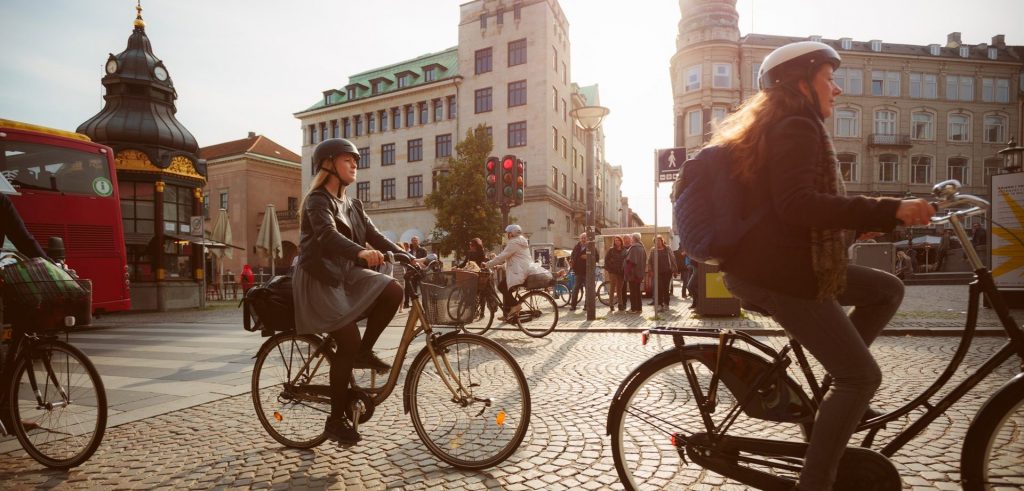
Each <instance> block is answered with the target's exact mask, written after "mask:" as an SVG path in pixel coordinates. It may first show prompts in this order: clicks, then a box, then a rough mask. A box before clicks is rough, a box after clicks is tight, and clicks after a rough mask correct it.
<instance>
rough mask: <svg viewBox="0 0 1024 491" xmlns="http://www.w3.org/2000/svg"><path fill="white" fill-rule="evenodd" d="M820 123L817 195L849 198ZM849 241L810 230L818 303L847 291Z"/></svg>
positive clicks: (840, 235)
mask: <svg viewBox="0 0 1024 491" xmlns="http://www.w3.org/2000/svg"><path fill="white" fill-rule="evenodd" d="M818 122H819V124H821V135H822V137H821V139H822V148H823V149H824V152H822V160H821V163H820V164H819V165H818V166H816V167H815V175H814V185H815V189H817V190H818V192H821V193H825V194H832V195H837V196H844V195H846V186H845V185H843V179H842V176H840V175H839V161H838V160H837V159H836V150H835V147H833V146H832V137H831V136H829V134H828V128H826V127H825V122H824V121H822V120H820V119H819V120H818ZM847 260H848V259H847V254H846V238H845V234H844V232H843V230H841V229H832V228H812V229H811V266H812V268H813V269H814V276H815V278H816V279H817V280H818V301H824V300H827V299H830V298H834V297H835V296H836V295H838V294H840V293H842V291H843V289H845V288H846V264H847Z"/></svg>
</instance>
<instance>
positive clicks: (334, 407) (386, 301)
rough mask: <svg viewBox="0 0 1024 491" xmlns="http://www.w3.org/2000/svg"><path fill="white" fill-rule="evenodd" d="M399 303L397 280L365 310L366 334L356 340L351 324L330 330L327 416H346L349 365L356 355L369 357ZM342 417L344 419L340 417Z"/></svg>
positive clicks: (399, 288) (357, 331)
mask: <svg viewBox="0 0 1024 491" xmlns="http://www.w3.org/2000/svg"><path fill="white" fill-rule="evenodd" d="M400 303H402V287H401V286H399V285H398V282H397V281H392V282H391V283H388V286H386V287H384V291H382V292H380V295H378V296H377V300H376V301H375V302H373V305H371V306H370V308H369V309H367V311H366V332H365V333H364V334H363V339H362V340H360V339H359V328H357V327H356V323H355V322H353V323H351V324H349V325H347V326H345V327H342V328H341V329H338V330H335V331H331V333H330V335H331V337H332V338H334V344H335V346H336V347H337V348H336V349H335V350H334V356H333V357H331V417H332V418H340V417H348V416H347V409H348V405H349V394H348V382H349V379H351V378H352V363H353V361H354V360H355V359H356V356H357V355H359V354H360V353H362V354H369V353H370V350H372V349H373V345H374V344H375V343H376V342H377V338H379V337H380V335H381V333H383V332H384V328H386V327H388V323H390V322H391V319H393V318H394V317H395V312H398V305H399V304H400ZM343 415H345V416H343Z"/></svg>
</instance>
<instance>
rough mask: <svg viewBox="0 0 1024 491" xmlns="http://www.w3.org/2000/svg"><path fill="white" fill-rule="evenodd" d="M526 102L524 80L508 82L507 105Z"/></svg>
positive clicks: (517, 104)
mask: <svg viewBox="0 0 1024 491" xmlns="http://www.w3.org/2000/svg"><path fill="white" fill-rule="evenodd" d="M525 104H526V80H520V81H518V82H511V83H509V84H508V107H513V106H522V105H525Z"/></svg>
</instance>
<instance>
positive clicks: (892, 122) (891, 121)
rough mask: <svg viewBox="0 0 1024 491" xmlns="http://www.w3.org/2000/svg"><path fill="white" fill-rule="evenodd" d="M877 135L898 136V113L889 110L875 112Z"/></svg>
mask: <svg viewBox="0 0 1024 491" xmlns="http://www.w3.org/2000/svg"><path fill="white" fill-rule="evenodd" d="M875 133H877V134H879V135H895V134H896V111H889V110H887V109H882V110H879V111H875Z"/></svg>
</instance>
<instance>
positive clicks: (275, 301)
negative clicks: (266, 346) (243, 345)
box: [242, 276, 295, 336]
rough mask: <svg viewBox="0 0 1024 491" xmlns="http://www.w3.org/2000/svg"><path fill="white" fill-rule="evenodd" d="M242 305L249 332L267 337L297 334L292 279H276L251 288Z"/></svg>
mask: <svg viewBox="0 0 1024 491" xmlns="http://www.w3.org/2000/svg"><path fill="white" fill-rule="evenodd" d="M242 304H243V308H242V319H243V321H244V327H245V330H246V331H250V332H254V331H262V332H263V335H264V336H272V335H273V334H274V332H276V331H294V330H295V302H294V300H293V299H292V278H291V277H290V276H275V277H273V278H271V279H270V280H269V281H267V282H266V283H264V284H262V285H260V286H255V287H253V288H250V289H249V291H248V292H246V294H245V298H243V299H242Z"/></svg>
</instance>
